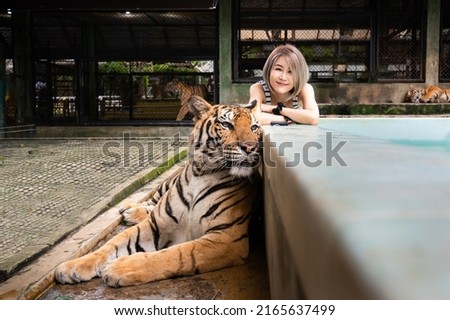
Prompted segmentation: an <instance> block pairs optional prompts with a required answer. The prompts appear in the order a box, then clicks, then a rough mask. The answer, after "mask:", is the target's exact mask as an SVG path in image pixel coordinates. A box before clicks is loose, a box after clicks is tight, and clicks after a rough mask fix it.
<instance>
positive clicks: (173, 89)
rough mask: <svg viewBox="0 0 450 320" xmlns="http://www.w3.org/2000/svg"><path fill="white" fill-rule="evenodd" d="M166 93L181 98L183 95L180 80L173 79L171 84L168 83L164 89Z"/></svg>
mask: <svg viewBox="0 0 450 320" xmlns="http://www.w3.org/2000/svg"><path fill="white" fill-rule="evenodd" d="M164 92H165V93H166V94H170V95H172V96H176V97H178V96H180V94H181V90H180V81H179V80H178V79H173V80H171V81H170V82H168V83H167V84H166V86H165V87H164Z"/></svg>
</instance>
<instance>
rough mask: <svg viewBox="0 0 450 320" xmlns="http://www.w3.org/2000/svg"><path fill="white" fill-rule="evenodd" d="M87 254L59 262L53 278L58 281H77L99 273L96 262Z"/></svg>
mask: <svg viewBox="0 0 450 320" xmlns="http://www.w3.org/2000/svg"><path fill="white" fill-rule="evenodd" d="M88 258H89V257H88V256H85V257H81V258H78V259H74V260H69V261H66V262H63V263H61V264H60V265H59V266H58V267H56V269H55V278H56V280H57V281H58V282H59V283H70V284H73V283H79V282H82V281H88V280H91V279H92V278H94V277H96V276H98V275H99V273H100V272H99V270H98V268H97V263H96V261H94V259H88Z"/></svg>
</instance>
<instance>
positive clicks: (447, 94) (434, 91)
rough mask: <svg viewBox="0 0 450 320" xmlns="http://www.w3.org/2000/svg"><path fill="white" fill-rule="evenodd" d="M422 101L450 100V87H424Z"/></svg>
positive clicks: (442, 101) (443, 101)
mask: <svg viewBox="0 0 450 320" xmlns="http://www.w3.org/2000/svg"><path fill="white" fill-rule="evenodd" d="M420 102H437V103H445V102H450V89H442V88H440V87H438V86H428V87H426V88H425V89H424V93H423V95H422V97H420Z"/></svg>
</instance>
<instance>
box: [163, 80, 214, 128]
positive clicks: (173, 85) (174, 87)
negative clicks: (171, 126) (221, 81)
mask: <svg viewBox="0 0 450 320" xmlns="http://www.w3.org/2000/svg"><path fill="white" fill-rule="evenodd" d="M164 91H165V92H168V93H171V94H173V95H176V96H178V97H180V104H181V107H180V111H179V112H178V115H177V118H176V120H177V121H180V120H183V119H184V118H185V117H186V115H187V114H188V112H189V108H188V104H187V103H188V99H189V97H190V96H192V95H196V96H199V97H202V98H204V99H206V97H207V94H208V91H207V90H206V86H205V85H203V84H199V85H195V86H190V85H187V84H186V83H184V82H182V81H180V80H178V79H173V80H172V81H170V82H169V83H167V85H166V87H165V89H164Z"/></svg>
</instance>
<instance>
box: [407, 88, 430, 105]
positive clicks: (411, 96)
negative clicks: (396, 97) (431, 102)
mask: <svg viewBox="0 0 450 320" xmlns="http://www.w3.org/2000/svg"><path fill="white" fill-rule="evenodd" d="M424 94H425V92H424V89H423V88H416V87H414V86H412V85H410V86H409V89H408V91H406V94H405V98H404V100H403V101H404V102H413V103H419V102H420V98H422V96H423V95H424Z"/></svg>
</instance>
